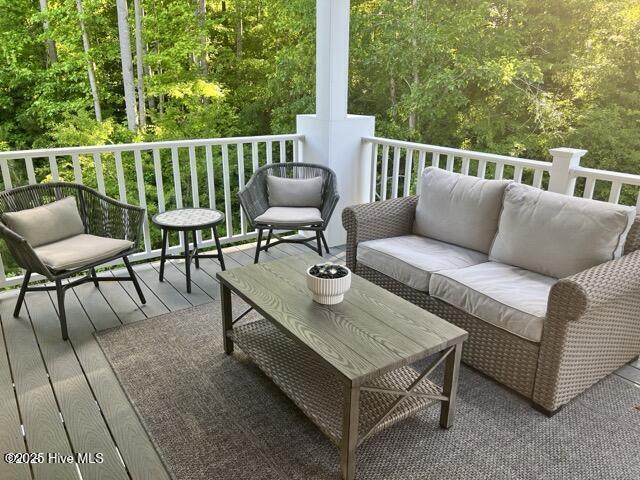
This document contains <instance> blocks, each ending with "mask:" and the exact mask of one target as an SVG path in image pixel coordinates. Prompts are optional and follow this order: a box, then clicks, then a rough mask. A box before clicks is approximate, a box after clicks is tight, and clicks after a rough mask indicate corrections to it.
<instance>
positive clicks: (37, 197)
mask: <svg viewBox="0 0 640 480" xmlns="http://www.w3.org/2000/svg"><path fill="white" fill-rule="evenodd" d="M66 197H75V199H76V202H77V206H78V212H79V213H80V217H81V219H82V223H83V225H84V231H85V233H86V234H90V235H94V236H96V237H102V238H108V239H120V240H128V241H130V242H132V246H131V247H130V248H127V249H126V250H124V251H122V250H121V251H119V252H117V254H114V255H111V256H109V257H106V258H105V257H104V256H103V257H101V258H100V259H99V260H97V259H96V260H95V261H88V262H86V263H84V264H82V265H81V266H77V267H74V268H69V269H65V270H55V269H53V268H51V267H50V266H48V265H47V264H45V262H44V261H43V260H42V259H41V257H40V256H39V255H38V254H37V253H36V251H35V249H34V248H33V247H32V246H31V245H30V244H29V243H28V242H27V240H25V239H24V238H23V237H22V236H20V235H18V234H17V233H16V232H14V231H13V230H11V229H10V228H8V227H7V226H6V225H5V224H4V223H0V238H2V239H3V240H4V241H5V242H6V244H7V247H8V249H9V252H10V253H11V255H12V256H13V258H14V260H15V261H16V263H17V264H18V265H19V266H20V267H22V268H23V269H24V270H25V273H24V279H23V282H22V287H21V288H20V294H19V296H18V301H17V304H16V307H15V311H14V316H16V317H17V316H19V314H20V309H21V307H22V304H23V302H24V297H25V294H26V293H27V292H32V291H47V290H55V291H56V294H57V300H58V314H59V317H60V325H61V329H62V338H63V339H64V340H66V339H67V338H68V334H67V322H66V314H65V308H64V296H65V292H66V291H67V290H68V289H69V288H73V287H75V286H77V285H80V284H82V283H86V282H93V283H94V284H95V286H96V287H98V282H104V281H131V282H133V284H134V286H135V288H136V292H137V293H138V295H139V297H140V301H141V302H142V303H146V301H145V298H144V295H143V293H142V290H141V288H140V285H139V284H138V281H137V279H136V276H135V273H134V271H133V269H132V268H131V264H130V263H129V260H128V258H127V257H128V256H129V255H131V254H133V253H135V252H137V251H139V242H140V232H141V231H142V222H143V220H144V215H145V210H144V209H143V208H140V207H136V206H133V205H127V204H125V203H121V202H118V201H116V200H113V199H111V198H109V197H106V196H104V195H102V194H100V193H98V192H97V191H95V190H93V189H91V188H89V187H86V186H84V185H79V184H74V183H64V182H56V183H44V184H38V185H28V186H24V187H18V188H14V189H12V190H7V191H4V192H2V193H0V215H2V214H4V213H7V212H18V211H21V210H26V209H30V208H34V207H39V206H42V205H46V204H49V203H51V202H53V201H56V200H61V199H63V198H66ZM119 258H122V260H123V261H124V264H125V266H126V268H127V271H128V273H129V276H128V277H113V276H105V277H98V276H97V275H96V271H95V267H97V266H98V265H101V264H104V263H107V262H110V261H113V260H116V259H119ZM81 272H87V274H86V275H85V276H84V277H82V278H79V279H76V280H73V281H70V282H65V283H63V280H65V279H67V278H70V277H73V276H75V275H77V274H78V273H81ZM33 273H39V274H41V275H43V276H44V277H45V278H46V279H47V280H49V281H50V282H53V283H54V285H36V286H29V280H30V279H31V275H32V274H33Z"/></svg>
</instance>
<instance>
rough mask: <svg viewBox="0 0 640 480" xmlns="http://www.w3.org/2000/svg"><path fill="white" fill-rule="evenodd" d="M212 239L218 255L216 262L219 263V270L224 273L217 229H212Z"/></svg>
mask: <svg viewBox="0 0 640 480" xmlns="http://www.w3.org/2000/svg"><path fill="white" fill-rule="evenodd" d="M213 238H214V239H215V240H216V251H217V254H218V260H219V261H220V268H221V269H222V271H225V270H226V267H225V266H224V257H223V256H222V247H221V246H220V237H219V236H218V227H213Z"/></svg>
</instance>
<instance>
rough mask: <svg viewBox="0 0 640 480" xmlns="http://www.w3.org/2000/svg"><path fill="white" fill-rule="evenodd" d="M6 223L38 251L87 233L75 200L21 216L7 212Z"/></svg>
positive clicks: (65, 199) (49, 205)
mask: <svg viewBox="0 0 640 480" xmlns="http://www.w3.org/2000/svg"><path fill="white" fill-rule="evenodd" d="M2 221H3V222H4V223H5V224H6V225H7V227H9V228H10V229H11V230H13V231H14V232H16V233H17V234H18V235H20V236H21V237H22V238H24V239H25V240H26V241H27V242H28V243H29V245H31V246H32V247H34V248H35V247H37V246H39V245H44V244H46V243H51V242H56V241H58V240H62V239H63V238H68V237H70V236H72V235H79V234H81V233H84V225H83V224H82V219H81V218H80V213H78V206H77V204H76V199H75V198H74V197H66V198H63V199H62V200H58V201H55V202H52V203H49V204H47V205H42V206H39V207H35V208H29V209H27V210H21V211H19V212H6V213H4V214H2Z"/></svg>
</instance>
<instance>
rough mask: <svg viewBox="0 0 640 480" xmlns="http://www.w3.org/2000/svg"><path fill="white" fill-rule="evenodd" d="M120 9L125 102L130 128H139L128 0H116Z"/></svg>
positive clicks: (119, 34) (119, 36)
mask: <svg viewBox="0 0 640 480" xmlns="http://www.w3.org/2000/svg"><path fill="white" fill-rule="evenodd" d="M116 5H117V10H118V38H119V40H120V63H121V64H122V85H123V87H124V104H125V109H126V112H127V126H128V127H129V130H131V131H132V132H135V131H136V130H137V122H136V94H135V89H134V82H133V62H132V60H131V40H130V39H129V8H128V6H127V0H116Z"/></svg>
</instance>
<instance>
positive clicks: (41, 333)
mask: <svg viewBox="0 0 640 480" xmlns="http://www.w3.org/2000/svg"><path fill="white" fill-rule="evenodd" d="M254 248H255V244H253V245H243V246H241V247H227V248H225V261H226V264H227V268H237V267H239V266H241V265H246V264H249V263H252V262H253V249H254ZM309 251H310V250H309V249H307V248H306V247H304V246H301V245H293V244H286V245H280V246H277V247H274V248H273V249H270V251H269V252H268V253H264V252H263V253H262V255H261V260H267V259H269V258H270V259H274V258H280V257H283V256H287V255H292V254H298V253H303V252H305V253H306V252H309ZM332 254H334V255H332V260H334V261H336V260H337V261H342V257H343V256H344V251H343V249H341V248H334V249H332ZM200 267H201V268H200V270H195V268H192V280H193V283H192V293H191V294H188V293H187V292H186V287H185V274H184V264H183V263H182V262H179V261H172V262H168V263H167V265H166V266H165V281H164V282H163V283H160V282H159V281H158V264H157V263H144V264H140V265H136V266H135V270H136V272H137V274H138V276H139V278H140V280H141V286H142V288H143V290H144V294H145V296H146V299H147V304H146V305H140V304H139V301H138V297H137V295H136V293H135V290H134V289H133V286H132V285H131V283H130V282H124V283H119V282H113V283H112V282H106V283H102V284H101V285H100V289H96V288H95V287H94V286H93V284H84V285H81V286H79V287H76V288H75V289H73V290H71V291H69V292H68V294H67V300H66V308H67V320H68V326H69V339H70V341H69V342H63V341H62V340H61V339H60V327H59V322H58V318H57V313H56V308H57V307H56V305H55V302H54V299H55V298H52V297H51V295H50V293H48V292H34V293H29V294H27V296H26V299H25V307H24V308H23V310H22V312H21V316H20V318H14V317H13V308H14V306H15V300H16V297H17V292H16V291H9V292H4V293H2V294H1V295H0V326H1V328H0V453H2V454H3V455H4V454H5V453H6V452H34V453H35V452H56V453H59V454H61V455H73V454H78V453H85V452H88V453H98V452H99V453H102V454H103V455H104V461H103V463H101V464H90V463H75V462H71V463H55V464H46V463H45V464H33V465H31V466H29V465H25V464H22V465H9V464H7V463H6V462H5V461H4V459H2V458H0V479H2V480H9V479H30V478H35V479H46V480H55V479H61V480H69V479H79V478H82V479H85V480H87V479H128V478H131V479H152V480H162V479H168V478H169V476H168V475H167V473H166V470H165V468H164V466H163V464H162V462H161V460H160V458H159V457H158V455H157V453H156V451H155V449H154V448H153V446H152V444H151V442H150V440H149V438H148V437H147V434H146V432H145V431H144V429H143V427H142V425H141V424H140V422H139V420H138V417H137V416H136V413H135V412H134V410H133V409H132V407H131V406H130V405H129V402H128V400H127V398H126V396H125V394H124V392H123V391H122V388H121V387H120V385H119V383H118V380H117V378H116V377H115V375H114V374H113V372H112V370H111V368H110V366H109V365H108V363H107V360H106V358H105V357H104V355H103V354H102V351H101V349H100V347H99V346H98V344H97V342H96V340H95V338H94V336H93V333H94V332H95V331H97V330H103V329H107V328H111V327H115V326H118V325H122V324H126V323H130V322H135V321H138V320H142V319H144V318H150V317H154V316H157V315H161V314H163V313H167V312H172V311H176V310H181V309H184V308H188V307H190V306H192V305H200V304H203V303H208V302H212V301H214V300H216V299H217V298H219V285H218V283H217V281H216V280H215V274H216V272H218V271H219V266H218V263H217V261H215V260H210V259H202V260H201V261H200ZM121 273H122V272H111V273H110V272H103V273H102V275H118V274H121Z"/></svg>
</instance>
